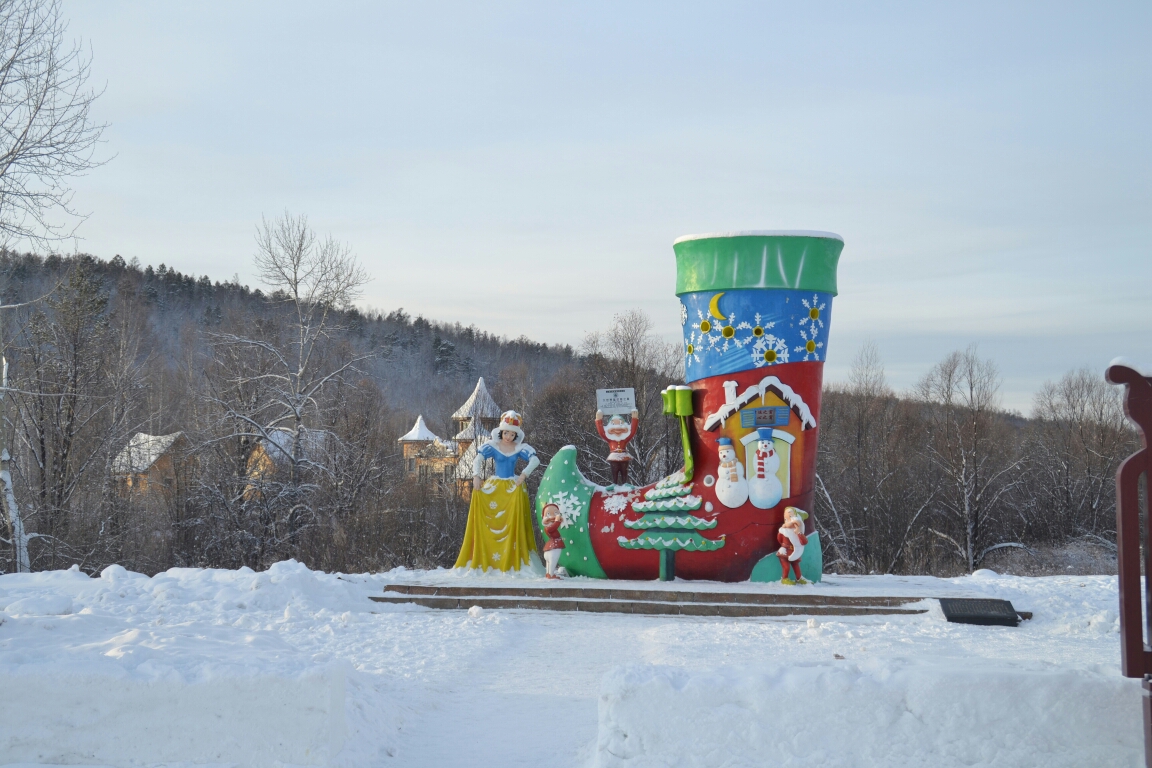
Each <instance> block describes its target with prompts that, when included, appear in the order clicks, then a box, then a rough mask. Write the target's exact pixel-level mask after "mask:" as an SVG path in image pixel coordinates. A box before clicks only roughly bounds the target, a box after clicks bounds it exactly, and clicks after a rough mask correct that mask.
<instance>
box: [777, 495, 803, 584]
mask: <svg viewBox="0 0 1152 768" xmlns="http://www.w3.org/2000/svg"><path fill="white" fill-rule="evenodd" d="M807 519H808V513H807V512H805V511H804V510H802V509H797V508H796V507H784V525H782V526H780V532H779V533H777V534H776V540H777V541H778V542H780V549H778V550H776V557H778V558H780V573H781V576H782V578H781V579H780V583H781V584H807V583H808V581H807V580H806V579H805V578H804V576H802V575H801V573H800V558H801V557H802V556H803V555H804V545H805V544H807V543H808V537H807V536H805V535H804V521H805V520H807ZM789 566H791V569H792V572H793V573H795V574H796V578H795V579H790V578H788V570H789Z"/></svg>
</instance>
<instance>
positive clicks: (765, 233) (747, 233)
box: [672, 229, 844, 245]
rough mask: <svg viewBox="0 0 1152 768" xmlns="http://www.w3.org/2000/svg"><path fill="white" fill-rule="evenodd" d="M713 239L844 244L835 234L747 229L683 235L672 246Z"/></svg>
mask: <svg viewBox="0 0 1152 768" xmlns="http://www.w3.org/2000/svg"><path fill="white" fill-rule="evenodd" d="M714 237H824V238H827V239H829V240H839V241H840V242H844V238H842V237H840V235H838V234H836V233H835V232H820V231H819V230H815V229H749V230H744V231H741V232H709V233H708V234H704V235H684V236H682V237H678V238H676V239H675V240H674V241H673V242H672V245H676V243H683V242H685V241H688V240H710V239H712V238H714Z"/></svg>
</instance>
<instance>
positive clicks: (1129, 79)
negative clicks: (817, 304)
mask: <svg viewBox="0 0 1152 768" xmlns="http://www.w3.org/2000/svg"><path fill="white" fill-rule="evenodd" d="M65 9H66V13H67V14H68V15H69V16H70V17H71V19H72V27H71V32H72V33H73V34H75V35H77V36H80V37H82V38H83V39H84V40H85V41H86V42H87V43H88V44H90V46H91V49H92V52H93V57H94V63H93V72H94V77H95V80H97V81H99V82H100V83H106V84H107V91H106V92H105V94H104V95H103V96H102V97H101V99H100V101H99V102H98V108H97V111H98V116H99V117H100V118H101V119H103V120H106V121H108V122H110V123H111V127H110V128H109V129H108V131H107V134H106V139H107V144H106V147H105V149H106V150H107V151H108V152H109V153H115V154H116V158H115V159H114V160H113V161H112V162H110V163H109V164H108V165H107V166H105V167H103V168H100V169H98V170H97V171H95V172H93V173H92V174H91V175H90V176H88V177H87V178H84V179H81V180H80V181H79V182H78V184H77V185H76V189H77V196H76V203H77V205H78V206H79V207H80V208H82V209H84V210H86V211H89V212H91V217H90V218H89V219H88V221H87V222H86V223H85V224H84V225H83V226H82V228H81V230H80V233H81V235H82V236H83V237H84V240H83V241H81V242H80V243H79V246H78V247H79V249H80V250H85V251H89V252H92V253H95V254H97V255H99V256H102V257H105V258H108V257H111V256H112V255H114V254H117V253H119V254H122V255H123V256H124V257H125V258H131V257H133V256H135V257H137V258H139V259H140V261H141V262H144V263H152V264H159V263H161V262H164V263H166V264H168V265H169V266H175V267H176V268H178V269H179V270H181V271H183V272H191V273H194V274H198V275H199V274H208V275H210V276H212V277H213V278H214V279H225V278H228V277H230V276H231V275H233V274H234V273H237V272H238V273H239V274H240V277H241V279H242V280H243V281H245V282H249V283H251V284H253V285H254V284H255V281H254V279H253V278H252V277H251V274H252V272H251V266H250V265H251V257H252V253H253V250H254V247H253V232H254V229H255V225H256V223H257V222H258V221H259V220H260V216H261V214H266V215H269V216H274V215H276V214H278V213H279V212H281V211H283V210H284V209H285V208H287V209H288V210H290V211H292V212H295V213H306V214H308V215H309V217H310V218H311V221H312V223H313V224H314V225H315V226H316V228H317V229H319V230H321V231H331V232H332V233H333V234H335V235H336V236H337V237H338V238H340V239H343V240H346V241H348V242H349V243H350V244H351V245H352V246H353V248H354V250H355V252H356V253H357V254H358V255H359V256H360V258H361V259H362V260H363V261H364V263H365V264H366V265H367V267H368V268H369V270H370V271H371V272H372V274H373V275H374V276H375V280H374V282H373V283H372V284H371V285H370V286H369V287H368V291H367V295H366V297H365V298H366V303H367V304H369V305H372V306H375V307H379V308H382V309H393V308H396V307H399V306H403V307H404V308H405V309H407V310H408V311H409V312H411V313H413V314H423V315H425V316H426V317H430V318H435V319H438V320H445V321H460V322H462V323H465V324H468V323H475V324H476V325H478V326H480V327H482V328H485V329H487V330H490V331H494V332H497V333H503V334H508V335H510V336H518V335H520V334H525V335H527V336H529V337H531V338H533V339H537V340H540V341H546V342H552V343H555V342H567V343H572V344H576V343H578V342H579V341H580V339H581V338H582V337H583V335H584V334H585V333H586V332H587V331H591V330H595V329H599V328H604V327H605V326H607V325H608V324H609V323H610V321H611V318H612V315H613V313H614V312H618V311H621V310H624V309H628V308H631V307H640V308H642V309H644V310H645V311H647V312H648V313H649V314H650V315H651V316H652V317H653V318H654V320H655V321H656V323H657V326H658V328H659V330H660V331H661V333H662V334H663V335H665V336H666V337H667V338H669V339H679V313H678V306H677V302H676V300H675V297H674V296H673V290H674V262H673V255H672V241H673V240H674V239H675V238H676V237H677V236H679V235H684V234H689V233H697V232H712V231H730V230H747V229H820V230H828V231H833V232H837V233H839V234H840V235H842V236H843V237H844V240H845V243H846V246H845V249H844V254H843V257H842V259H841V269H840V296H839V298H838V299H837V300H836V313H835V323H834V326H833V328H832V329H831V341H830V345H831V347H830V354H829V360H828V370H827V377H828V378H830V379H838V378H842V377H843V376H844V374H845V372H846V369H847V366H848V364H849V362H850V361H851V359H852V357H853V356H854V355H855V353H856V351H857V350H858V349H859V347H860V345H861V343H863V341H864V340H865V339H868V338H871V339H873V340H875V341H876V343H877V344H878V345H879V348H880V351H881V355H882V357H883V358H884V360H885V362H886V364H887V368H888V373H889V378H890V379H891V381H892V383H893V384H894V385H896V386H898V387H906V386H909V385H911V384H912V383H913V382H914V381H915V380H916V379H917V378H918V377H919V376H921V375H922V374H923V373H924V372H925V371H926V370H927V369H928V368H929V367H930V366H931V365H932V364H933V363H934V362H936V361H938V360H939V359H940V358H941V357H943V356H944V355H945V354H947V353H948V352H949V351H951V350H953V349H956V348H960V347H964V346H966V345H967V344H969V343H971V342H976V343H978V344H979V345H980V350H981V351H982V353H983V354H985V355H986V356H988V357H991V358H993V359H994V360H995V361H996V362H997V363H998V364H999V366H1000V369H1001V371H1002V373H1003V375H1004V389H1003V392H1004V396H1005V403H1006V404H1007V405H1009V406H1011V407H1015V408H1018V409H1020V410H1023V411H1027V410H1028V409H1029V406H1030V402H1031V395H1032V393H1033V392H1034V391H1035V390H1036V389H1037V388H1038V387H1039V385H1040V384H1041V383H1042V382H1043V381H1044V380H1045V379H1049V378H1055V377H1058V376H1059V375H1060V374H1062V373H1063V372H1064V371H1067V370H1069V369H1071V368H1073V367H1076V366H1080V365H1089V366H1091V367H1093V368H1094V369H1097V370H1101V371H1102V370H1103V367H1104V366H1105V365H1106V364H1107V362H1108V361H1109V360H1110V359H1111V358H1112V357H1114V356H1116V355H1125V356H1128V357H1131V358H1133V359H1135V360H1138V361H1143V362H1145V363H1149V364H1152V295H1150V294H1152V266H1150V264H1149V261H1150V260H1149V257H1148V242H1149V235H1150V234H1152V223H1150V221H1149V212H1150V211H1152V144H1150V142H1149V118H1150V117H1152V109H1150V106H1152V87H1150V86H1152V66H1150V65H1152V53H1150V50H1149V45H1148V39H1149V37H1150V33H1152V5H1149V4H1148V3H1127V4H1123V3H1099V2H1095V3H1080V4H1062V3H1051V2H1048V3H1037V4H1018V3H1008V4H1006V3H1001V2H998V3H984V4H981V3H971V2H963V3H959V2H958V3H955V4H952V5H950V6H946V5H945V4H942V3H872V4H865V3H842V4H835V3H779V4H772V3H747V4H741V3H716V2H709V3H699V4H691V5H684V4H680V5H677V4H673V3H668V2H653V3H646V4H640V3H618V2H616V3H591V2H582V3H578V4H575V3H574V4H571V5H568V6H560V5H557V4H552V3H522V4H521V3H502V4H481V3H460V4H438V3H327V4H318V3H309V4H290V3H285V2H275V3H273V2H268V3H256V2H251V3H246V2H235V1H233V2H228V3H203V2H201V3H195V4H191V3H128V2H111V1H110V0H98V1H97V0H92V1H90V2H81V1H80V0H67V1H66V5H65ZM1126 325H1127V326H1132V327H1133V328H1134V330H1122V326H1126Z"/></svg>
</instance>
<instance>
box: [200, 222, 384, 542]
mask: <svg viewBox="0 0 1152 768" xmlns="http://www.w3.org/2000/svg"><path fill="white" fill-rule="evenodd" d="M256 244H257V253H256V259H255V262H256V267H257V269H258V270H259V273H260V277H261V279H262V280H263V281H264V283H265V284H266V285H267V286H268V287H269V288H270V289H271V293H270V294H269V301H270V302H271V304H272V305H273V306H274V307H275V308H278V309H279V315H278V316H277V317H276V321H274V322H261V323H258V324H256V325H255V327H254V328H252V329H251V331H250V332H248V333H245V334H240V333H224V332H212V333H209V334H208V341H209V346H210V348H211V350H212V355H213V363H212V365H211V366H210V374H211V375H210V379H211V390H210V395H209V399H210V401H211V402H212V403H213V404H215V405H216V406H217V408H218V413H219V414H220V417H221V419H222V423H221V425H220V427H221V428H218V429H217V430H216V431H215V434H214V435H213V436H212V437H211V439H210V440H209V441H208V442H207V443H205V447H206V448H207V447H209V446H212V447H215V446H218V445H220V444H227V445H232V446H234V448H235V449H234V451H233V455H234V456H235V462H234V467H233V471H232V473H231V481H230V483H231V488H230V490H228V491H227V493H225V494H224V495H223V498H221V499H220V502H222V503H223V504H224V505H226V506H227V507H228V508H230V509H234V508H236V507H237V506H248V507H252V508H256V509H258V510H259V515H260V516H261V517H262V518H264V519H265V521H266V522H265V525H263V526H262V530H261V532H260V535H259V537H260V538H261V539H262V540H267V539H268V536H269V532H270V531H275V532H276V533H275V536H274V537H273V538H275V539H277V540H283V539H286V540H287V542H288V545H289V546H295V545H296V543H297V536H298V534H299V533H300V531H301V528H302V526H303V525H305V524H306V520H315V519H317V511H316V510H315V509H314V508H313V506H312V505H311V504H310V502H309V497H310V495H312V493H313V492H314V491H315V490H316V485H315V483H313V482H311V481H310V480H309V478H310V477H314V476H315V475H316V474H317V473H320V474H324V473H328V474H331V471H332V462H331V461H330V459H331V457H332V455H333V454H334V453H336V452H338V451H337V448H338V446H336V445H335V444H334V441H338V439H339V438H337V437H336V436H335V435H333V434H332V433H331V432H330V431H329V430H326V429H325V428H324V417H323V414H322V413H321V411H322V410H323V404H324V402H323V397H324V393H325V389H326V388H328V387H331V386H333V385H335V384H337V383H338V382H339V381H340V380H341V378H342V377H343V376H345V375H346V374H347V373H349V372H351V371H353V370H355V368H356V364H357V363H359V362H361V361H363V360H365V359H367V358H369V357H371V356H372V353H360V354H357V353H356V352H354V351H352V350H351V349H350V348H349V347H348V345H347V343H346V342H345V341H343V340H342V339H341V338H340V337H341V336H342V335H343V333H344V332H345V331H347V328H346V327H345V325H344V323H343V322H341V321H342V319H343V318H344V317H345V316H346V315H347V313H348V311H349V310H350V309H351V308H352V303H353V302H354V301H355V300H356V298H358V297H359V295H360V290H361V287H362V286H363V285H364V284H365V283H366V282H367V281H368V277H367V274H366V273H365V272H364V270H363V269H362V268H361V267H360V265H359V264H358V263H357V262H356V259H355V257H354V256H352V254H351V253H350V251H349V249H348V247H347V246H345V245H343V244H341V243H338V242H337V241H336V240H334V239H333V238H331V237H328V238H325V239H323V240H320V239H319V238H318V237H317V236H316V234H315V232H314V231H313V230H312V229H311V227H309V225H308V222H307V219H306V218H305V217H303V216H291V215H289V214H287V213H285V214H284V216H283V217H281V218H279V219H276V220H275V221H272V222H269V221H268V220H266V219H265V220H264V221H263V222H262V223H261V226H260V227H259V228H258V230H257V235H256ZM257 449H258V450H260V451H263V452H264V453H265V454H266V455H267V457H268V460H269V462H271V466H270V467H269V468H268V471H263V472H260V473H257V475H256V476H255V477H254V476H253V474H252V472H251V467H249V466H248V462H249V456H250V455H251V452H252V451H253V450H257ZM281 467H283V469H284V471H283V472H281V471H280V468H281ZM273 469H274V470H275V471H272V470H273ZM215 487H216V488H217V489H219V488H220V487H221V486H220V485H219V484H217V485H216V486H215Z"/></svg>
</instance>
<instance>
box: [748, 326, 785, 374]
mask: <svg viewBox="0 0 1152 768" xmlns="http://www.w3.org/2000/svg"><path fill="white" fill-rule="evenodd" d="M786 362H788V345H787V344H785V343H784V339H781V338H779V337H778V336H774V335H772V334H768V335H767V336H761V337H760V340H759V341H757V342H756V343H755V344H753V345H752V363H753V364H754V365H755V366H756V367H757V368H763V367H764V366H765V365H776V364H778V363H786Z"/></svg>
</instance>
